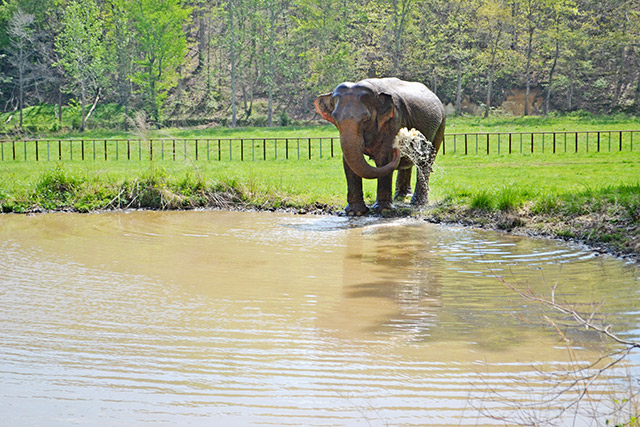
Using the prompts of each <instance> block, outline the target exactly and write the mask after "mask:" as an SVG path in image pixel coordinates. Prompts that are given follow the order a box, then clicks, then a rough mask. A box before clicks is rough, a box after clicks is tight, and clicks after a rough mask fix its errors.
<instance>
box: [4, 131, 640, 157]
mask: <svg viewBox="0 0 640 427" xmlns="http://www.w3.org/2000/svg"><path fill="white" fill-rule="evenodd" d="M638 133H640V130H622V131H620V130H617V131H613V130H611V131H609V130H606V131H582V132H575V131H574V132H515V133H514V132H492V133H454V134H448V135H446V136H445V141H444V142H443V144H442V147H441V149H440V150H441V151H440V152H441V155H451V154H455V155H463V154H464V155H474V154H475V155H490V154H507V153H508V154H512V153H559V152H564V153H571V152H575V153H577V152H601V151H607V152H612V151H630V152H632V151H633V140H634V134H635V138H636V141H637V140H638V135H637V134H638ZM339 140H340V138H338V137H326V138H321V137H314V138H216V139H192V138H187V139H183V138H176V139H151V140H148V141H142V140H138V139H66V140H65V139H32V140H21V141H0V161H34V160H35V161H52V160H58V161H61V160H92V161H98V160H101V161H108V160H163V161H165V160H167V161H177V160H183V161H186V160H194V161H205V160H206V161H223V160H229V161H233V160H239V161H248V160H251V161H258V160H263V161H266V160H279V159H297V160H302V159H309V160H310V159H323V158H332V157H336V156H342V151H341V148H340V144H339Z"/></svg>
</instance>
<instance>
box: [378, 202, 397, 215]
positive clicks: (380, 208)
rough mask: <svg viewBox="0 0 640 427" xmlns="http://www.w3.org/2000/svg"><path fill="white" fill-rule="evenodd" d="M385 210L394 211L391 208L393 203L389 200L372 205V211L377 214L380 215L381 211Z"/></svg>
mask: <svg viewBox="0 0 640 427" xmlns="http://www.w3.org/2000/svg"><path fill="white" fill-rule="evenodd" d="M387 209H389V210H392V209H395V207H394V206H393V203H392V202H391V201H390V200H385V201H377V202H376V203H375V204H374V205H373V210H374V211H376V212H377V213H382V211H384V210H387Z"/></svg>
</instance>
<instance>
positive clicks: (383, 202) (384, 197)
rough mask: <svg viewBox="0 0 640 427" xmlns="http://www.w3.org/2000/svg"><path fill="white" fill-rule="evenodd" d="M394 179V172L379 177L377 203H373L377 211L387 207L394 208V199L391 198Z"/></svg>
mask: <svg viewBox="0 0 640 427" xmlns="http://www.w3.org/2000/svg"><path fill="white" fill-rule="evenodd" d="M392 179H393V172H392V173H390V174H389V175H385V176H383V177H381V178H378V195H377V197H376V203H375V204H374V205H373V209H374V210H375V211H376V212H382V211H383V210H385V209H393V208H394V206H393V200H392V199H391V182H392Z"/></svg>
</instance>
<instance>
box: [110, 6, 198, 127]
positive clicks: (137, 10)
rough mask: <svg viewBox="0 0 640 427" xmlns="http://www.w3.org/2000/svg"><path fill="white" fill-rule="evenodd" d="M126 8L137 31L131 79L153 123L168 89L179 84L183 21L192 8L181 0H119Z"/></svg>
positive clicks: (183, 51)
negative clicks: (135, 67) (137, 88)
mask: <svg viewBox="0 0 640 427" xmlns="http://www.w3.org/2000/svg"><path fill="white" fill-rule="evenodd" d="M118 1H119V2H122V3H120V4H121V5H123V7H125V6H126V8H127V10H129V13H130V15H129V20H130V22H131V25H132V26H133V28H134V31H135V35H136V42H137V45H136V50H137V56H138V60H137V61H136V64H137V65H138V66H139V68H140V69H139V70H138V71H136V72H135V73H134V74H133V76H132V79H133V81H134V82H135V83H136V84H138V85H139V87H140V91H141V92H142V94H143V97H144V100H145V107H146V108H147V109H148V110H149V112H150V115H151V117H152V118H153V120H155V122H156V125H159V124H160V119H161V116H160V112H161V107H162V104H163V101H164V99H165V98H166V96H167V92H168V91H169V90H170V89H171V88H173V87H175V86H176V85H177V84H178V78H179V77H180V76H179V73H178V69H179V67H180V65H181V64H182V63H183V61H184V58H185V54H186V50H187V39H186V36H185V33H184V30H183V25H186V24H187V23H188V18H189V15H190V14H191V9H190V8H188V7H185V6H183V5H182V2H181V0H162V1H158V0H135V1H126V0H118Z"/></svg>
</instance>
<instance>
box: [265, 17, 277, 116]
mask: <svg viewBox="0 0 640 427" xmlns="http://www.w3.org/2000/svg"><path fill="white" fill-rule="evenodd" d="M269 24H270V26H271V28H270V29H269V64H268V66H269V86H268V89H269V101H268V107H267V109H268V111H267V125H268V126H269V127H271V126H273V78H274V74H275V73H274V68H275V66H274V64H273V63H274V61H273V59H274V56H275V50H274V45H273V40H274V38H275V25H276V12H275V10H273V7H272V8H270V10H269Z"/></svg>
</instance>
